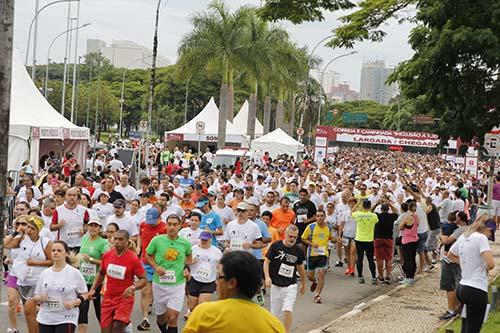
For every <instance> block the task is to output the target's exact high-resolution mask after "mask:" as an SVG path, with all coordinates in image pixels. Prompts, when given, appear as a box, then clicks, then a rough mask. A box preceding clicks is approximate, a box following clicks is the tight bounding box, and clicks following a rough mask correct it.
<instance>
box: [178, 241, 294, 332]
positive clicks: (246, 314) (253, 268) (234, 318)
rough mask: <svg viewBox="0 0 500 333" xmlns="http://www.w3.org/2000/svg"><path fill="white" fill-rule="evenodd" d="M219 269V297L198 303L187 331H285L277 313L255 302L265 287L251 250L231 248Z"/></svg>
mask: <svg viewBox="0 0 500 333" xmlns="http://www.w3.org/2000/svg"><path fill="white" fill-rule="evenodd" d="M217 270H218V271H217V280H216V281H217V294H218V296H219V300H218V301H215V302H205V303H203V304H200V305H198V306H197V307H196V309H194V311H193V313H191V315H190V316H189V319H188V321H187V322H186V326H184V330H183V333H199V332H204V333H217V332H266V333H284V332H285V328H284V327H283V324H281V322H280V321H279V320H278V319H277V318H276V317H274V316H273V315H271V313H269V312H268V311H267V310H266V309H264V308H262V307H261V306H259V305H257V304H255V303H254V302H252V298H253V297H254V296H255V294H256V293H257V292H258V291H259V289H260V287H261V277H262V271H261V268H260V265H259V262H258V261H257V259H255V257H254V256H253V255H252V254H251V253H247V252H243V251H232V252H228V253H226V254H224V256H223V257H222V259H221V261H220V264H219V265H218V269H217ZM244 318H247V319H248V320H244Z"/></svg>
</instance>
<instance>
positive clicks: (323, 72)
mask: <svg viewBox="0 0 500 333" xmlns="http://www.w3.org/2000/svg"><path fill="white" fill-rule="evenodd" d="M356 53H358V51H351V52H348V53H344V54H341V55H339V56H337V57H335V58H333V59H332V60H330V61H329V62H328V63H327V64H326V65H325V67H324V68H323V71H322V72H321V78H320V82H319V84H320V86H321V89H323V75H325V72H326V70H327V69H328V66H330V65H331V64H332V63H333V62H334V61H335V60H337V59H340V58H343V57H347V56H350V55H353V54H356ZM320 121H321V101H319V106H318V126H319V125H320V124H321V123H320Z"/></svg>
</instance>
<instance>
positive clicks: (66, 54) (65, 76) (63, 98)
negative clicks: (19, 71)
mask: <svg viewBox="0 0 500 333" xmlns="http://www.w3.org/2000/svg"><path fill="white" fill-rule="evenodd" d="M72 27H73V19H72V18H71V3H70V4H68V23H67V25H66V28H67V29H68V30H70V29H71V28H72ZM69 45H70V34H67V35H66V48H65V52H64V69H63V84H62V96H61V114H62V115H63V116H64V113H65V110H64V108H65V106H66V105H65V104H66V82H67V80H68V57H69V53H70V52H71V50H70V46H69Z"/></svg>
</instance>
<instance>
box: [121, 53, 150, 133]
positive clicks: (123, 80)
mask: <svg viewBox="0 0 500 333" xmlns="http://www.w3.org/2000/svg"><path fill="white" fill-rule="evenodd" d="M150 57H151V56H150V55H149V56H147V57H141V58H137V59H135V60H134V61H132V62H130V64H128V65H127V67H125V70H124V71H123V78H122V89H121V90H122V91H121V96H120V100H119V102H120V123H119V124H118V138H119V139H120V140H121V139H122V123H123V103H124V102H125V100H124V99H123V94H124V92H125V75H126V74H127V71H128V69H129V68H130V66H132V64H134V63H135V62H136V61H139V60H143V61H144V59H146V58H150Z"/></svg>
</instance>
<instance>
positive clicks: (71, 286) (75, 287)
mask: <svg viewBox="0 0 500 333" xmlns="http://www.w3.org/2000/svg"><path fill="white" fill-rule="evenodd" d="M86 292H87V284H86V283H85V280H84V279H83V276H82V274H81V273H80V271H79V270H77V269H76V268H73V267H71V266H70V265H66V266H65V267H64V268H63V269H62V270H61V271H59V272H55V271H54V270H53V268H52V267H50V268H47V269H46V270H44V271H43V272H42V273H41V274H40V278H39V280H38V283H37V285H36V289H35V295H40V294H45V293H46V294H48V299H47V301H45V302H43V303H42V304H41V306H40V311H39V312H38V315H37V317H36V320H37V321H38V322H39V323H40V324H43V325H60V324H66V323H70V324H73V325H78V313H79V310H78V307H76V308H72V309H69V310H67V309H66V307H65V306H64V304H63V302H65V301H74V300H75V299H77V298H78V295H80V294H83V293H86Z"/></svg>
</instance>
